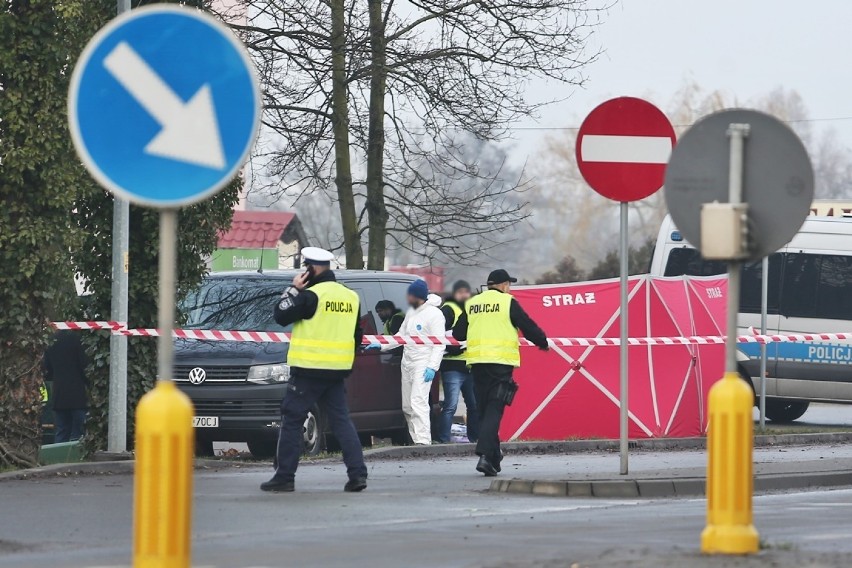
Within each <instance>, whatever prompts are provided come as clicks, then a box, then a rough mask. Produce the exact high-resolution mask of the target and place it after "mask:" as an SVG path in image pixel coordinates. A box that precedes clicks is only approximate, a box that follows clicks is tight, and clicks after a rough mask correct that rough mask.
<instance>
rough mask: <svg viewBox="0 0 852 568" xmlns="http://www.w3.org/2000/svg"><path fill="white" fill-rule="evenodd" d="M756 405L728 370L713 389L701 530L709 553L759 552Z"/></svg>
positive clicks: (741, 383)
mask: <svg viewBox="0 0 852 568" xmlns="http://www.w3.org/2000/svg"><path fill="white" fill-rule="evenodd" d="M753 406H754V393H753V392H752V390H751V389H750V388H749V387H748V385H746V384H745V381H743V380H742V379H740V377H739V375H738V374H737V373H735V372H730V371H729V372H727V373H725V376H724V378H723V379H722V380H721V381H719V382H718V383H716V384H715V385H713V388H711V389H710V422H709V431H708V432H707V456H708V461H707V527H706V528H705V529H704V532H703V533H702V534H701V551H702V552H704V553H705V554H754V553H756V552H757V551H758V546H759V543H758V535H757V531H756V530H755V528H754V526H753V525H752V509H751V500H752V494H753V493H754V478H753V476H752V445H753V434H754V432H753V431H754V421H753V419H752V407H753Z"/></svg>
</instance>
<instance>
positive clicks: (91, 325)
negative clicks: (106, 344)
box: [51, 321, 127, 331]
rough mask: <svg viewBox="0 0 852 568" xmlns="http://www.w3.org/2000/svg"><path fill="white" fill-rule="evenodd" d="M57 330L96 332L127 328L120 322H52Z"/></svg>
mask: <svg viewBox="0 0 852 568" xmlns="http://www.w3.org/2000/svg"><path fill="white" fill-rule="evenodd" d="M51 325H52V326H53V327H54V328H55V329H73V330H96V329H109V330H115V331H117V330H119V329H124V328H126V327H127V324H126V323H123V322H120V321H55V322H51Z"/></svg>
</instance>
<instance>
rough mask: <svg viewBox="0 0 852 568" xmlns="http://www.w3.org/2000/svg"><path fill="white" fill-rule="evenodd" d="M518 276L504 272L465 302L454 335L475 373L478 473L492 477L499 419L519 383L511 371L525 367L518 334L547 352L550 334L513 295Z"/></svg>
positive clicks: (496, 461) (497, 272) (491, 276)
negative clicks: (464, 346) (539, 325)
mask: <svg viewBox="0 0 852 568" xmlns="http://www.w3.org/2000/svg"><path fill="white" fill-rule="evenodd" d="M517 281H518V280H517V279H516V278H512V277H511V276H509V273H508V272H506V271H505V270H502V269H500V270H495V271H493V272H492V273H491V274H489V275H488V290H486V291H485V292H483V293H482V294H479V295H478V296H474V297H473V298H471V299H470V300H468V301H467V302H466V303H465V311H464V313H463V314H462V316H461V318H459V322H458V323H457V324H456V327H455V328H454V329H453V336H454V337H455V338H456V339H458V340H459V341H465V340H466V341H467V352H466V353H467V355H466V358H467V362H468V364H469V365H470V367H471V371H472V372H473V383H474V389H475V391H476V402H477V405H478V406H479V441H478V442H477V444H476V455H478V456H479V462H478V463H477V465H476V471H479V472H481V473H483V474H485V476H486V477H493V476H495V475H497V474H498V473H499V472H500V469H501V468H500V462H501V460H502V459H503V454H502V452H501V451H500V437H499V431H500V421H501V420H502V419H503V410H504V409H505V407H506V404H507V402H509V401H510V400H511V397H512V396H513V395H514V389H515V388H516V385H515V383H514V381H512V371H513V370H514V368H515V367H519V366H520V365H521V354H520V350H519V348H518V330H519V329H520V330H521V332H522V333H523V334H524V337H526V338H527V339H529V340H530V341H531V342H533V343H534V344H535V345H536V346H538V348H539V349H542V350H544V351H547V350H548V348H549V347H548V344H547V336H546V335H545V334H544V332H543V331H542V330H541V328H540V327H538V325H536V323H535V322H534V321H533V320H532V319H530V317H529V316H528V315H527V313H526V312H525V311H524V310H523V308H521V305H520V304H519V303H518V301H517V300H515V299H514V298H513V297H512V296H511V295H510V294H509V290H510V288H511V283H512V282H517Z"/></svg>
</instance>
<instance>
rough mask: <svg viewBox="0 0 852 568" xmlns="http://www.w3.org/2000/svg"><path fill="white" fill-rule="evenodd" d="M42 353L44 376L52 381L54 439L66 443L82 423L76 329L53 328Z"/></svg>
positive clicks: (82, 355)
mask: <svg viewBox="0 0 852 568" xmlns="http://www.w3.org/2000/svg"><path fill="white" fill-rule="evenodd" d="M53 338H54V340H53V345H51V346H50V347H48V349H47V352H46V353H45V354H44V373H45V379H46V380H47V381H51V382H52V383H53V393H52V395H51V398H52V399H53V422H54V425H55V427H56V437H55V441H56V442H57V443H58V442H69V441H71V440H79V439H80V438H81V437H82V436H83V432H84V428H85V425H86V409H87V407H88V404H87V403H86V385H87V383H88V381H87V380H86V365H87V363H88V361H87V358H86V352H85V351H84V350H83V344H82V343H81V342H80V335H79V332H75V331H71V330H63V331H57V332H56V334H55V335H54V336H53Z"/></svg>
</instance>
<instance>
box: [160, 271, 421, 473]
mask: <svg viewBox="0 0 852 568" xmlns="http://www.w3.org/2000/svg"><path fill="white" fill-rule="evenodd" d="M296 274H297V272H296V271H293V270H289V271H265V272H263V273H258V272H227V273H215V274H211V275H209V276H208V277H206V278H205V279H204V282H203V283H202V285H201V286H200V287H199V288H198V290H197V291H195V292H193V293H191V294H190V295H189V297H188V298H187V299H186V301H185V302H184V304H183V305H182V306H181V307H182V313H183V315H184V317H185V318H186V320H185V323H184V324H183V327H184V328H185V329H218V330H232V331H235V330H240V331H252V330H253V331H290V329H289V328H283V327H281V326H279V325H278V324H276V323H275V320H274V319H273V317H272V313H273V308H274V306H275V303H276V302H277V301H278V298H279V297H280V296H281V293H282V292H283V290H284V289H285V288H286V287H287V286H289V285H290V282H291V281H292V279H293V277H294V276H295V275H296ZM335 274H336V276H337V279H338V281H339V282H341V283H343V284H345V285H346V286H348V287H349V288H351V289H352V290H354V291H355V292H357V293H358V295H359V296H360V298H361V326H362V328H363V329H364V333H368V334H375V333H377V330H380V329H381V321H380V320H379V319H378V317H377V316H376V314H375V310H374V306H375V305H376V302H378V301H379V300H382V299H387V300H391V301H392V302H394V303H395V304H396V305H397V306H400V307H402V306H405V305H406V299H405V297H406V291H407V288H408V285H409V284H410V283H411V282H412V281H413V280H415V278H416V277H415V276H412V275H409V274H399V273H394V272H373V271H346V270H340V271H335ZM287 348H288V344H287V343H244V342H232V341H203V340H194V339H193V340H176V345H175V366H174V379H175V381H176V382H177V384H178V385H179V387H180V388H181V390H183V391H184V392H185V393H186V394H187V395H189V397H190V398H191V399H192V402H193V404H194V405H195V418H194V421H193V422H194V425H195V427H196V430H195V434H196V440H197V441H198V447H199V451H201V452H206V453H209V452H212V444H213V442H214V441H227V442H247V443H248V447H249V450H250V451H251V453H252V454H253V455H254V456H256V457H259V458H262V457H269V456H272V455H274V453H275V449H276V443H277V437H278V426H279V421H280V418H281V415H280V405H281V399H282V397H283V395H284V383H286V382H287V380H288V379H289V375H290V368H289V367H288V365H287ZM400 351H401V350H397V351H396V352H392V353H379V352H375V351H373V352H359V353H358V355H357V356H356V358H355V367H354V369H353V370H352V375H351V376H350V377H349V379H347V385H346V386H347V390H348V401H349V409H350V411H351V413H352V420H353V422H354V423H355V427H356V428H357V430H358V433H359V434H360V435H361V436H362V439H364V440H367V439H369V438H370V436H373V435H376V436H381V437H389V438H391V439H392V440H393V441H394V443H405V442H406V440H407V439H408V430H407V427H406V424H405V418H404V416H403V414H402V405H401V402H400V398H401V392H400V360H401V352H400ZM334 444H335V442H334V440H333V439H332V438H331V435H330V434H329V432H328V428H327V424H326V420H325V417H324V416H323V415H322V411H321V409H320V408H314V409H313V411H312V412H311V413H310V414H309V416H308V419H307V420H306V421H305V451H306V452H307V453H310V454H316V453H319V452H321V451H323V450H325V449H326V448H333V447H334Z"/></svg>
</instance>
